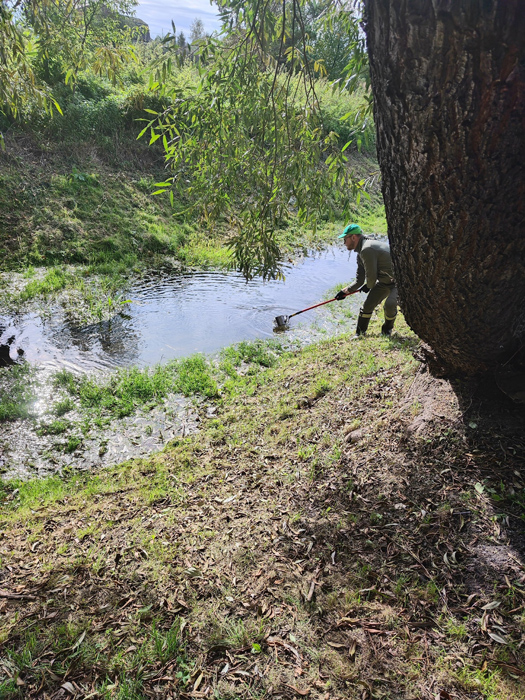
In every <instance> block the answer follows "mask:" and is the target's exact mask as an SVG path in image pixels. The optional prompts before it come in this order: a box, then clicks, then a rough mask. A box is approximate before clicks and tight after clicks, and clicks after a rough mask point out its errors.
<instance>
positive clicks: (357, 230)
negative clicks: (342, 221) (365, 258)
mask: <svg viewBox="0 0 525 700" xmlns="http://www.w3.org/2000/svg"><path fill="white" fill-rule="evenodd" d="M362 233H363V232H362V231H361V226H358V225H357V224H348V226H347V227H346V228H345V230H344V231H343V233H342V234H341V235H340V236H337V238H344V237H345V236H360V235H361V234H362Z"/></svg>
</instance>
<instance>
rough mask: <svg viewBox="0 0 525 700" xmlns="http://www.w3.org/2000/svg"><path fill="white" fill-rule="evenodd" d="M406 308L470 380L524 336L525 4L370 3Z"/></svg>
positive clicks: (383, 148)
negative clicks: (472, 375) (469, 376)
mask: <svg viewBox="0 0 525 700" xmlns="http://www.w3.org/2000/svg"><path fill="white" fill-rule="evenodd" d="M365 7H366V32H367V40H368V51H369V59H370V69H371V79H372V89H373V94H374V100H375V107H374V109H375V119H376V126H377V150H378V158H379V163H380V166H381V172H382V179H383V195H384V199H385V209H386V216H387V221H388V233H389V239H390V243H391V248H392V257H393V262H394V269H395V271H396V277H397V281H398V286H399V292H400V300H401V307H402V310H403V312H404V315H405V317H406V319H407V321H408V323H409V324H410V326H411V327H412V328H413V329H414V331H415V332H416V333H417V335H418V336H419V337H420V338H421V339H422V340H424V341H426V342H427V343H428V344H429V345H430V346H431V347H432V348H433V350H434V351H435V352H436V353H437V355H438V356H439V357H440V359H441V360H442V362H443V363H444V364H445V366H446V367H447V368H448V369H449V370H451V371H455V372H459V373H467V374H472V373H474V372H478V371H482V370H486V369H488V368H490V367H493V366H494V365H496V364H497V363H498V362H500V361H502V359H504V358H506V359H508V358H509V357H510V356H511V355H512V354H513V353H516V351H517V350H519V348H523V344H524V339H525V178H524V168H525V6H524V4H523V0H499V1H498V0H365Z"/></svg>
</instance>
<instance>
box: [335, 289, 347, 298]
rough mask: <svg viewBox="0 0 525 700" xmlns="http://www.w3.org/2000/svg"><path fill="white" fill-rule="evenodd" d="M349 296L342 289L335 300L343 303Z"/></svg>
mask: <svg viewBox="0 0 525 700" xmlns="http://www.w3.org/2000/svg"><path fill="white" fill-rule="evenodd" d="M347 296H348V294H347V293H346V292H345V290H344V289H341V291H339V292H337V294H336V295H335V297H334V299H336V300H337V301H342V300H343V299H345V298H346V297H347Z"/></svg>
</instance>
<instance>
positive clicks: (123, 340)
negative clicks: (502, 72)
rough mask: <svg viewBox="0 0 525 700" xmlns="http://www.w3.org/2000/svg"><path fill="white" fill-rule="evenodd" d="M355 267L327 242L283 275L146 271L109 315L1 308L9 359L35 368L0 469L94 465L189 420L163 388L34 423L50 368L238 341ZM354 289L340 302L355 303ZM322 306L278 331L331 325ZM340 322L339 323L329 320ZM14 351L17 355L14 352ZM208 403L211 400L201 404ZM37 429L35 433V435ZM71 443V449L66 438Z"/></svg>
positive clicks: (139, 451) (302, 335)
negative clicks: (105, 407)
mask: <svg viewBox="0 0 525 700" xmlns="http://www.w3.org/2000/svg"><path fill="white" fill-rule="evenodd" d="M354 274H355V256H352V257H351V258H350V256H349V253H348V252H347V251H346V250H343V249H342V248H338V247H333V248H331V249H329V250H326V251H323V252H321V253H311V254H310V255H308V256H307V257H305V258H304V259H302V260H300V261H298V262H297V264H295V265H290V267H289V268H288V269H287V272H286V279H285V280H284V281H271V282H263V281H262V280H252V281H250V282H246V281H245V280H244V278H242V277H241V276H240V275H238V274H235V273H229V274H226V273H222V272H216V271H207V272H203V271H194V272H191V273H189V272H188V273H180V272H179V273H176V274H175V273H171V274H156V275H155V274H152V275H150V276H149V277H148V278H146V279H141V280H140V281H139V282H137V283H135V284H133V285H132V286H130V288H129V289H127V290H126V291H125V297H124V298H125V299H129V300H130V303H129V304H126V305H125V306H124V307H123V309H122V311H121V312H120V313H118V314H116V315H115V316H114V317H113V318H112V319H111V320H110V321H104V322H101V323H97V324H93V325H89V326H85V327H78V326H75V325H73V324H71V323H69V322H68V321H67V318H66V316H65V314H64V312H63V311H62V310H61V308H60V307H59V306H58V305H57V306H56V308H52V309H47V310H46V313H41V314H39V313H36V312H32V313H25V314H23V313H20V314H18V315H12V316H7V315H4V316H2V315H1V314H0V345H3V347H4V350H5V352H4V354H5V355H6V357H5V358H4V360H5V359H6V358H7V359H8V360H9V359H15V360H20V358H21V357H23V358H24V360H25V361H26V362H28V363H29V364H30V365H31V366H32V367H34V368H36V373H37V379H38V381H37V389H36V391H35V404H34V407H33V408H34V419H33V420H25V421H12V422H9V423H4V424H3V425H1V426H0V478H2V477H3V478H4V479H10V478H23V479H27V478H31V477H34V476H46V475H49V474H51V473H56V472H58V473H61V472H62V471H63V469H64V468H66V467H74V468H76V469H93V468H97V467H102V466H109V465H112V464H118V463H120V462H122V461H124V460H126V459H129V458H131V457H137V456H145V455H147V454H150V453H151V452H154V451H157V450H159V449H162V447H163V446H164V445H165V444H166V443H167V442H169V441H170V440H173V439H174V438H176V437H178V436H181V435H186V434H188V433H191V432H194V431H195V430H197V428H198V423H199V412H200V413H202V410H203V409H202V408H199V406H198V405H196V404H195V402H194V401H191V400H188V399H185V398H183V397H180V396H170V397H168V398H167V399H166V401H165V402H164V404H163V405H161V406H158V407H156V408H154V409H153V410H150V411H148V412H147V413H144V412H139V413H138V414H136V415H134V416H130V417H128V418H125V419H122V420H114V421H113V422H112V424H111V426H110V427H109V428H106V429H104V430H97V429H95V428H92V429H90V431H89V432H88V433H87V434H85V433H83V432H82V430H81V427H80V425H81V420H82V416H81V415H80V414H77V413H76V412H75V411H73V412H71V413H68V414H67V415H66V416H65V419H67V420H68V421H69V422H70V424H71V427H70V428H69V429H68V430H67V431H66V432H65V433H64V434H62V435H59V436H57V435H43V434H42V431H41V430H40V431H39V430H38V428H39V427H40V426H42V425H44V424H46V423H50V422H52V421H53V420H54V419H55V418H56V416H54V415H53V413H52V406H53V403H54V402H55V400H56V399H57V397H56V396H54V389H53V387H52V384H51V382H50V376H51V375H52V374H53V373H54V372H55V371H57V370H59V369H68V370H70V371H73V372H74V373H75V374H83V373H95V374H98V373H103V374H105V373H108V372H111V371H112V370H114V369H116V368H118V367H125V366H132V365H135V366H139V367H146V366H150V365H154V364H156V363H161V362H166V361H168V360H170V359H174V358H177V357H184V356H188V355H191V354H194V353H196V352H203V353H206V354H213V353H215V352H217V351H218V350H220V349H221V348H222V347H225V346H228V345H231V344H233V343H236V342H239V341H241V340H253V339H256V338H270V337H273V336H274V331H273V325H274V324H273V320H274V318H275V316H277V315H289V314H291V313H293V312H295V311H298V310H300V309H302V308H305V307H307V306H311V305H312V304H315V303H317V302H319V301H322V300H323V297H326V294H327V292H328V290H329V289H330V288H331V287H333V286H335V285H336V284H337V283H346V282H349V281H350V280H351V279H352V278H353V276H354ZM358 303H359V300H357V299H356V297H352V298H350V299H347V300H346V301H345V302H342V304H344V305H345V307H350V306H351V307H353V308H356V307H357V305H358ZM338 304H339V302H334V304H330V305H326V306H323V307H320V309H316V310H314V311H310V312H306V313H305V314H303V315H300V316H297V317H296V318H294V319H292V321H291V324H290V326H291V327H290V330H289V331H287V332H286V337H287V338H290V339H291V340H299V341H300V342H302V343H306V342H309V341H310V340H312V339H314V338H315V337H318V335H319V333H322V334H323V335H324V334H326V333H327V332H331V330H332V329H334V328H336V327H337V325H336V324H337V321H335V320H334V316H333V314H332V313H331V311H332V309H331V307H334V305H338ZM338 329H339V330H341V328H340V327H338ZM20 353H23V354H20ZM207 410H212V409H207ZM39 432H40V434H39ZM72 437H73V438H78V439H79V444H78V446H77V447H76V449H74V450H73V451H71V450H70V449H69V448H68V447H67V441H68V440H69V439H70V438H72Z"/></svg>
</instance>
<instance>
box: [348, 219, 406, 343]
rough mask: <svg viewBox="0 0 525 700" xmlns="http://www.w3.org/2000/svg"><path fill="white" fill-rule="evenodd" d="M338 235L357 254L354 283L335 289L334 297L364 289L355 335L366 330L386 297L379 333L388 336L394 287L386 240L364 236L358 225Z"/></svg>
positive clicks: (393, 310)
mask: <svg viewBox="0 0 525 700" xmlns="http://www.w3.org/2000/svg"><path fill="white" fill-rule="evenodd" d="M338 238H342V239H343V242H344V244H345V246H346V248H347V249H348V250H355V252H356V253H357V274H356V278H355V282H354V283H353V284H351V285H350V286H349V287H345V288H344V289H342V290H341V291H340V292H338V293H337V294H336V296H335V298H336V299H338V300H341V299H344V298H345V297H346V296H348V295H349V294H352V293H353V292H356V291H357V290H360V291H361V292H367V297H366V299H365V303H364V304H363V306H362V307H361V309H360V311H359V317H358V319H357V329H356V335H363V334H364V333H366V331H367V329H368V324H369V323H370V319H371V318H372V313H373V311H374V309H375V308H376V306H379V304H380V303H381V302H382V301H383V300H385V305H384V311H385V322H384V323H383V325H382V327H381V333H382V334H383V335H390V334H391V333H392V329H393V328H394V323H395V320H396V316H397V289H396V284H395V282H394V273H393V270H392V259H391V257H390V246H389V244H388V242H387V241H385V242H383V241H376V240H374V239H373V238H368V237H367V236H364V235H363V232H362V230H361V227H360V226H358V225H357V224H349V225H348V226H347V227H346V228H345V229H344V231H343V233H342V234H341V235H340V236H338Z"/></svg>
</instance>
